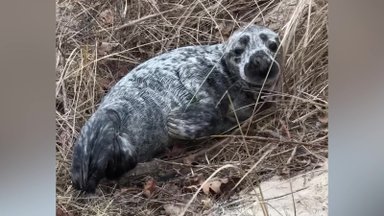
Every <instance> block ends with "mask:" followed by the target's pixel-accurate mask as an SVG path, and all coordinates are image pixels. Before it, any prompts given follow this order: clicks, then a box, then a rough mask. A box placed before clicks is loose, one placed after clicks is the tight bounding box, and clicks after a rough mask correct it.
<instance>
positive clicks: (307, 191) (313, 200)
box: [212, 162, 328, 216]
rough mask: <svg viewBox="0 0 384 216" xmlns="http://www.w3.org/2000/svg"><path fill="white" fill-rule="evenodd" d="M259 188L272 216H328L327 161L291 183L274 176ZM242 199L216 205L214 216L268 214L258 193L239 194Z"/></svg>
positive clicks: (295, 178)
mask: <svg viewBox="0 0 384 216" xmlns="http://www.w3.org/2000/svg"><path fill="white" fill-rule="evenodd" d="M290 182H291V184H292V189H291V184H290ZM260 189H261V191H262V194H263V197H264V200H265V201H264V202H265V205H264V206H265V207H266V208H267V211H268V215H269V216H293V215H300V216H324V215H328V162H326V163H325V164H324V165H323V166H322V167H321V168H320V169H316V170H313V171H311V172H308V173H305V174H302V175H299V176H295V177H293V178H292V179H290V180H289V179H288V180H281V179H279V177H274V178H272V179H271V180H269V181H266V182H262V183H261V185H260ZM292 191H293V193H292ZM255 194H257V195H255ZM239 198H240V199H238V200H236V201H235V202H232V203H231V202H228V203H222V204H220V205H219V206H216V208H215V209H216V210H215V211H214V213H213V214H212V215H223V216H240V215H241V216H251V215H252V216H264V215H265V214H264V213H263V210H262V207H261V206H262V205H261V204H260V203H261V202H260V201H259V199H260V194H259V193H253V192H252V193H247V194H244V195H240V196H239ZM293 202H294V203H295V205H293ZM295 210H296V214H295Z"/></svg>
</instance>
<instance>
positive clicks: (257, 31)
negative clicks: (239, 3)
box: [71, 25, 281, 193]
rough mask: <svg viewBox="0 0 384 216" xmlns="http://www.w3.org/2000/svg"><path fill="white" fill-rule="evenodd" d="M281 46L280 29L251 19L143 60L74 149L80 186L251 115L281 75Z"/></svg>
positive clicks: (91, 185) (74, 174) (92, 185)
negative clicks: (225, 33)
mask: <svg viewBox="0 0 384 216" xmlns="http://www.w3.org/2000/svg"><path fill="white" fill-rule="evenodd" d="M280 47H281V46H280V41H279V36H278V34H277V33H276V32H274V31H272V30H270V29H268V28H266V27H262V26H258V25H249V26H247V27H243V28H240V29H239V30H237V31H235V32H234V33H233V34H232V35H231V36H230V37H229V39H228V40H227V41H226V42H224V43H221V44H215V45H200V46H186V47H181V48H177V49H174V50H171V51H169V52H166V53H163V54H161V55H158V56H155V57H153V58H151V59H149V60H147V61H145V62H144V63H142V64H140V65H138V66H137V67H136V68H134V69H133V70H132V71H130V72H129V73H128V74H127V75H126V76H125V77H123V78H122V79H121V80H120V81H118V82H117V83H116V85H115V86H113V87H112V88H111V89H110V91H109V92H108V93H107V94H106V96H105V97H104V98H103V99H102V101H101V103H100V105H99V107H98V109H97V110H96V111H95V113H93V115H92V116H91V117H90V118H89V119H88V121H87V122H86V123H85V125H84V126H83V127H82V129H81V131H80V135H79V136H78V138H77V140H76V143H75V145H74V152H73V161H72V168H71V178H72V183H73V185H74V187H75V188H76V189H78V190H81V191H84V192H90V193H92V192H95V189H96V187H97V185H98V183H99V182H100V180H101V179H103V178H107V179H116V178H119V177H121V176H122V175H123V174H124V173H126V172H128V171H129V170H131V169H133V168H134V167H135V166H136V164H137V163H138V162H145V161H148V160H151V159H152V158H153V157H155V156H156V155H157V154H159V153H161V152H164V150H165V149H166V148H168V147H170V145H172V140H174V139H183V140H193V139H196V138H199V137H204V136H208V135H212V134H217V133H221V132H223V131H225V130H227V129H229V128H230V127H232V126H234V125H236V124H237V121H243V120H246V119H247V118H249V117H250V116H251V115H252V112H253V106H249V105H250V104H251V105H253V104H255V101H256V98H260V97H258V96H257V95H258V94H259V92H260V88H261V87H263V89H266V90H271V89H274V88H275V87H276V85H277V83H278V80H279V77H280V74H281V70H280V68H281V66H280V65H281V52H280V50H281V49H280ZM249 90H253V91H249ZM231 107H232V109H231ZM244 107H245V108H244ZM240 108H241V109H240ZM233 110H236V112H233Z"/></svg>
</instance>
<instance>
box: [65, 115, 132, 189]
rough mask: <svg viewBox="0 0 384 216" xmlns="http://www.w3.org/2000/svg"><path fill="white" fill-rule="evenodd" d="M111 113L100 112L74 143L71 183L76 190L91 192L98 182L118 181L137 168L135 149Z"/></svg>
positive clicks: (87, 124) (118, 118) (118, 117)
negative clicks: (127, 172)
mask: <svg viewBox="0 0 384 216" xmlns="http://www.w3.org/2000/svg"><path fill="white" fill-rule="evenodd" d="M121 122H122V121H121V119H120V116H119V114H118V113H117V112H116V111H114V110H111V109H109V110H100V111H98V112H96V113H94V115H93V116H92V117H91V119H90V120H89V121H87V122H86V124H85V125H84V126H83V128H82V130H81V133H80V135H79V137H78V139H77V141H76V143H75V146H74V151H73V160H72V168H71V180H72V185H73V186H74V188H75V189H77V190H80V191H82V192H86V193H94V192H95V189H96V186H97V185H98V183H99V182H100V180H101V179H103V178H105V177H106V178H107V179H117V178H119V177H120V176H121V175H122V174H124V172H126V171H127V170H129V169H132V168H133V167H134V166H135V165H136V157H135V155H136V153H135V149H134V148H133V146H132V145H130V142H129V136H128V135H127V133H126V132H124V127H122V126H121Z"/></svg>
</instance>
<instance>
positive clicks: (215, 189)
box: [203, 178, 228, 195]
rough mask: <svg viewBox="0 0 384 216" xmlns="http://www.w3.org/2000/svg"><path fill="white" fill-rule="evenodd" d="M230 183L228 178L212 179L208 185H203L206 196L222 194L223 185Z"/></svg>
mask: <svg viewBox="0 0 384 216" xmlns="http://www.w3.org/2000/svg"><path fill="white" fill-rule="evenodd" d="M227 183H228V178H215V179H211V180H210V181H208V182H207V183H205V184H204V185H203V192H204V193H205V194H206V195H209V194H221V193H222V191H221V190H220V188H221V187H222V185H223V184H227Z"/></svg>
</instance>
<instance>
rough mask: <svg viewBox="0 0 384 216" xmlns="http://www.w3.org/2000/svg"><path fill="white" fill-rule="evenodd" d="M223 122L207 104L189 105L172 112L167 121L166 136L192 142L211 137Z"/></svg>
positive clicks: (218, 114) (217, 113)
mask: <svg viewBox="0 0 384 216" xmlns="http://www.w3.org/2000/svg"><path fill="white" fill-rule="evenodd" d="M222 121H223V119H222V115H221V114H220V111H219V110H218V109H215V108H214V107H211V106H208V105H207V104H191V105H189V106H188V107H187V108H177V109H175V110H173V111H172V112H171V113H170V114H169V116H168V119H167V126H168V134H169V135H170V136H171V137H173V138H177V139H184V140H193V139H196V138H199V137H204V136H208V135H212V134H214V133H216V132H218V131H217V129H218V125H219V124H221V123H222Z"/></svg>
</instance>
